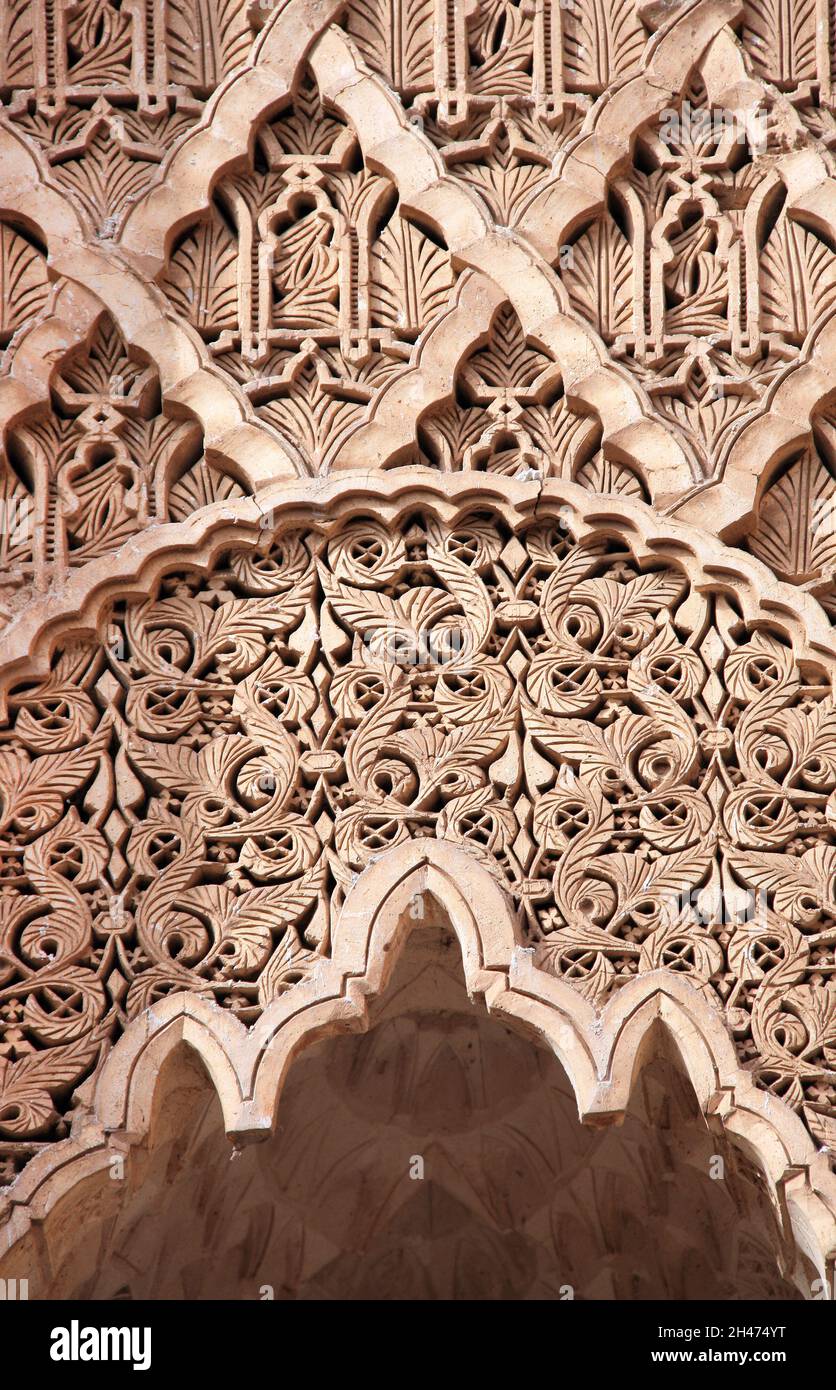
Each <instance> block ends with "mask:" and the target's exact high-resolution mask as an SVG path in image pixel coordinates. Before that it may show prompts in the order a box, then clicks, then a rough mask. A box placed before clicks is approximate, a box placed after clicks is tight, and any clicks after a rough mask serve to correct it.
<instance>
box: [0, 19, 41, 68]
mask: <svg viewBox="0 0 836 1390" xmlns="http://www.w3.org/2000/svg"><path fill="white" fill-rule="evenodd" d="M6 8H7V20H6V25H7V27H6V31H5V35H4V39H5V43H4V45H3V47H4V49H5V51H4V52H2V53H0V80H2V83H3V85H5V84H6V83H7V82H8V84H9V86H12V87H32V86H34V84H35V73H34V66H33V52H34V35H33V21H34V12H33V10H32V4H31V0H8V3H7V7H6Z"/></svg>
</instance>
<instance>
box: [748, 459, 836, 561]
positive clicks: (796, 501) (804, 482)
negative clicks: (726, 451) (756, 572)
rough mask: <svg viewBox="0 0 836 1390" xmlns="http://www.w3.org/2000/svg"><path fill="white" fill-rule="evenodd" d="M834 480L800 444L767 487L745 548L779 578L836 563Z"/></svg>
mask: <svg viewBox="0 0 836 1390" xmlns="http://www.w3.org/2000/svg"><path fill="white" fill-rule="evenodd" d="M835 495H836V479H834V478H833V476H832V474H831V473H830V471H829V469H828V468H826V467H825V465H824V463H823V462H822V461H821V459H820V458H819V457H818V455H817V454H816V452H815V450H814V449H812V448H810V449H805V450H804V452H803V453H802V454H801V455H800V457H799V458H797V459H796V460H795V462H794V463H791V464H790V466H789V468H787V469H786V471H785V472H783V473H782V474H781V476H780V477H779V478H778V479H777V480H776V481H775V482H774V483H772V484H770V486H769V487H768V488H767V490H766V492H765V493H764V495H763V498H762V500H761V504H760V508H759V510H758V520H757V525H756V527H755V529H754V531H753V532H752V534H751V535H750V537H749V548H750V549H751V551H752V553H753V554H754V555H757V557H758V559H760V560H763V561H765V563H766V564H767V565H769V566H770V568H771V569H773V570H774V571H775V573H776V574H777V575H779V576H780V577H782V578H787V579H792V580H795V581H803V580H804V579H806V578H807V577H808V576H810V575H812V574H815V573H821V571H822V570H827V569H830V568H832V567H833V566H836V502H834V496H835Z"/></svg>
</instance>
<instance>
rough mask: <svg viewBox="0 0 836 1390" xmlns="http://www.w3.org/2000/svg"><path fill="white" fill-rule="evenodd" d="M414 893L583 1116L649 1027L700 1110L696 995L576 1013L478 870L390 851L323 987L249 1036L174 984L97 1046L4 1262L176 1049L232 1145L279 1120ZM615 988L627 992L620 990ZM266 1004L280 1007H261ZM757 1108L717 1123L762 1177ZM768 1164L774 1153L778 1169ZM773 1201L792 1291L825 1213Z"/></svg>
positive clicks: (805, 1203) (603, 1097) (374, 973)
mask: <svg viewBox="0 0 836 1390" xmlns="http://www.w3.org/2000/svg"><path fill="white" fill-rule="evenodd" d="M475 894H478V898H475V897H474V895H475ZM416 895H417V896H418V897H419V898H420V899H421V900H422V905H423V908H424V910H425V911H429V913H430V915H432V908H431V906H430V903H431V901H432V900H435V901H436V902H440V901H441V898H442V897H443V904H444V906H443V913H442V915H443V918H444V920H445V921H448V922H449V923H450V925H451V926H452V928H453V930H454V932H455V933H456V936H457V937H458V945H459V948H460V949H461V951H462V957H463V966H464V984H465V986H466V988H467V991H468V993H469V994H470V996H471V998H472V997H473V996H474V995H478V994H484V996H485V1001H486V1003H487V1005H488V1009H489V1011H490V1013H491V1014H495V1015H496V1016H498V1017H499V1018H502V1019H506V1020H507V1021H508V1022H509V1023H511V1024H512V1026H513V1027H514V1028H520V1029H522V1032H523V1035H526V1034H527V1035H530V1036H532V1037H536V1036H539V1037H541V1038H542V1040H543V1041H544V1042H545V1043H546V1045H547V1046H548V1047H549V1048H550V1049H551V1050H552V1051H553V1052H554V1053H555V1055H556V1056H557V1057H558V1059H559V1060H560V1063H561V1066H562V1068H563V1070H564V1071H565V1072H566V1073H567V1075H568V1076H569V1079H570V1083H571V1085H572V1088H573V1090H574V1093H575V1097H576V1100H577V1104H578V1108H579V1110H580V1112H581V1114H582V1115H583V1116H584V1117H585V1118H586V1119H587V1120H588V1121H589V1120H591V1121H594V1122H595V1123H596V1124H598V1125H600V1124H602V1123H606V1124H611V1123H612V1122H613V1120H623V1119H624V1115H625V1112H626V1111H627V1109H628V1106H629V1103H630V1095H631V1092H632V1091H633V1089H634V1086H635V1082H636V1077H637V1074H638V1071H639V1070H640V1069H641V1068H643V1067H644V1066H646V1065H647V1066H649V1065H651V1061H650V1058H651V1054H656V1055H658V1053H659V1050H660V1049H659V1044H658V1041H654V1039H656V1037H657V1033H658V1030H659V1028H660V1027H661V1028H662V1029H664V1030H665V1031H666V1033H667V1034H668V1035H669V1037H670V1039H671V1041H672V1042H673V1044H674V1046H675V1048H676V1050H677V1052H678V1053H679V1055H680V1058H681V1060H682V1065H683V1066H684V1068H685V1069H686V1071H687V1074H688V1075H689V1077H690V1081H691V1084H692V1085H693V1086H694V1088H695V1091H696V1093H697V1096H698V1099H699V1101H700V1104H701V1105H702V1107H703V1109H704V1110H705V1111H706V1113H708V1114H709V1115H710V1114H711V1112H712V1109H713V1103H714V1102H715V1100H716V1096H717V1091H716V1080H717V1077H718V1075H722V1074H723V1067H724V1065H725V1064H724V1062H723V1061H722V1060H721V1059H720V1058H721V1054H722V1053H723V1051H724V1046H725V1048H727V1047H728V1042H727V1039H726V1038H725V1036H724V1035H723V1031H722V1029H719V1031H718V1029H717V1026H716V1020H715V1019H712V1018H711V1014H710V1011H706V1012H702V1011H703V1010H705V1004H704V1003H703V1001H701V1000H699V996H698V995H697V994H696V992H695V991H694V990H693V989H692V988H691V987H690V986H688V985H687V984H684V983H682V984H677V982H676V981H675V979H671V978H670V977H668V978H664V977H662V976H660V977H659V978H658V979H657V980H656V981H653V982H651V981H648V986H652V987H651V988H645V989H644V990H643V991H641V995H643V1002H642V1003H639V1002H638V1000H637V999H636V998H635V997H633V998H631V999H630V1000H629V1004H628V1007H626V1008H624V1007H622V1008H620V1009H619V1010H618V1011H617V1012H618V1014H619V1016H620V1019H621V1022H616V1021H615V1020H614V1019H613V1020H611V1019H610V1017H609V1016H610V1015H612V1012H613V1011H612V1008H611V1006H610V1007H608V1008H607V1010H605V1013H604V1019H603V1027H602V1021H601V1020H596V1016H595V1012H594V1010H591V1009H590V1008H589V1006H588V1005H587V1006H586V1008H584V1001H582V1000H579V998H578V996H577V994H576V993H575V992H574V991H573V990H571V989H570V988H569V987H567V986H565V985H562V984H561V982H557V981H554V980H548V979H543V980H542V981H541V980H540V978H539V976H540V974H541V972H540V971H539V970H538V969H537V967H532V964H531V961H530V953H529V952H527V951H525V950H524V949H523V950H522V952H520V947H519V945H518V944H517V941H516V938H517V936H518V932H517V930H516V928H515V924H514V921H513V917H512V915H511V914H510V913H509V911H508V905H507V903H506V902H505V901H504V900H503V898H502V896H501V895H498V894H497V889H496V886H495V885H494V884H493V882H492V881H491V879H490V876H489V875H488V874H487V872H486V871H485V870H484V869H483V868H482V867H481V866H479V865H475V864H474V863H473V861H472V859H471V858H470V857H469V856H468V855H466V854H465V853H464V852H463V851H462V850H460V849H458V848H456V847H454V846H452V845H447V844H443V843H442V844H433V843H429V844H428V845H426V846H425V847H424V848H421V847H420V846H419V845H416V844H412V845H407V846H402V847H401V848H400V849H398V850H394V851H390V852H389V853H388V854H387V855H385V856H383V858H382V859H381V860H379V861H378V863H377V864H375V865H373V866H371V867H370V868H369V869H368V870H367V871H366V873H365V874H364V875H362V877H361V879H360V880H358V883H357V885H356V888H355V890H354V892H353V895H350V896H349V898H348V899H347V900H346V903H345V906H344V909H343V913H342V916H341V921H340V924H339V926H338V930H337V932H336V933H335V941H334V953H333V965H334V970H333V972H332V974H333V979H332V984H331V986H330V988H329V986H328V984H327V982H326V980H325V979H321V980H320V981H319V982H318V989H317V990H316V991H314V990H305V988H304V987H303V993H304V992H306V993H307V994H308V995H309V996H310V1002H309V1003H307V1004H306V1003H305V1002H304V1001H300V1002H299V1004H298V1006H297V1007H296V1008H295V1009H281V1010H278V1009H277V1008H276V1007H275V1006H271V1009H270V1010H268V1011H267V1013H265V1015H264V1016H263V1018H262V1020H261V1021H260V1023H259V1024H258V1026H257V1029H256V1036H252V1035H248V1034H247V1032H246V1030H244V1029H243V1028H242V1026H241V1024H240V1023H238V1022H237V1020H235V1019H234V1018H231V1017H229V1016H228V1015H224V1014H223V1013H222V1012H221V1011H219V1010H217V1008H214V1009H213V1008H212V1006H211V1005H210V1006H207V1004H206V1003H205V1001H203V1000H201V999H200V998H195V997H194V996H187V995H179V996H177V995H175V996H172V997H170V998H169V999H168V1000H166V1001H164V1002H163V1003H162V1004H161V1005H160V1006H158V1007H156V1008H155V1009H153V1010H152V1011H151V1012H150V1013H149V1014H147V1015H145V1016H143V1017H142V1018H140V1019H137V1020H136V1021H135V1023H134V1024H132V1025H131V1027H130V1028H129V1030H128V1032H127V1033H126V1034H125V1036H124V1037H123V1038H122V1039H121V1040H120V1042H119V1043H118V1045H117V1046H116V1048H115V1049H114V1050H113V1052H112V1053H111V1054H110V1057H109V1058H108V1061H107V1063H106V1065H105V1067H104V1068H103V1070H102V1072H101V1073H100V1075H99V1077H98V1080H97V1082H96V1085H95V1090H93V1091H90V1088H89V1086H88V1087H85V1091H87V1092H88V1096H87V1102H86V1106H85V1105H84V1103H82V1110H84V1109H89V1113H88V1115H87V1116H86V1118H85V1122H84V1126H83V1128H82V1127H81V1126H80V1124H77V1125H76V1129H78V1131H79V1133H78V1135H77V1136H76V1137H72V1138H69V1139H67V1140H65V1141H64V1142H63V1143H62V1144H61V1145H59V1146H57V1147H55V1148H54V1149H53V1150H52V1151H51V1152H49V1153H42V1154H41V1155H39V1156H38V1157H37V1158H34V1159H32V1160H31V1161H30V1163H29V1165H28V1166H27V1168H26V1169H25V1170H24V1173H23V1174H22V1176H21V1179H20V1180H19V1181H18V1183H17V1184H16V1185H15V1188H14V1189H13V1193H12V1195H13V1199H14V1205H13V1206H12V1208H11V1211H10V1213H9V1218H8V1226H7V1228H6V1231H5V1236H6V1242H7V1243H6V1248H7V1250H9V1251H10V1252H12V1254H13V1258H14V1256H15V1254H16V1253H17V1252H18V1251H20V1250H21V1249H22V1248H25V1244H26V1238H27V1231H28V1229H29V1223H30V1222H31V1221H32V1220H36V1221H38V1222H43V1221H45V1220H50V1219H52V1214H53V1211H54V1210H55V1211H60V1210H61V1205H62V1204H63V1205H64V1206H66V1205H67V1203H68V1202H69V1201H70V1200H72V1199H73V1198H72V1194H73V1193H74V1191H75V1190H76V1188H77V1187H78V1186H79V1185H83V1184H85V1183H89V1179H90V1178H91V1176H92V1175H93V1174H94V1173H95V1172H97V1171H103V1170H104V1169H105V1168H108V1167H109V1168H110V1169H111V1171H112V1168H113V1163H114V1162H117V1163H122V1164H124V1163H125V1162H126V1161H127V1162H128V1163H130V1162H131V1157H130V1154H131V1150H132V1149H133V1148H134V1147H135V1146H136V1145H138V1144H139V1145H141V1144H142V1143H143V1141H144V1139H145V1136H146V1135H148V1134H149V1131H150V1130H151V1127H152V1120H153V1115H154V1111H155V1105H156V1100H155V1098H156V1095H157V1092H158V1091H159V1089H160V1085H161V1081H160V1078H161V1077H162V1076H163V1075H164V1074H165V1072H166V1068H167V1066H169V1064H170V1062H171V1061H172V1060H174V1059H175V1058H176V1057H177V1056H178V1055H179V1054H181V1053H182V1051H183V1049H184V1048H186V1049H188V1050H189V1051H190V1052H193V1053H194V1054H196V1055H197V1056H198V1057H199V1058H200V1059H201V1062H202V1064H203V1065H204V1066H205V1068H206V1070H207V1073H208V1075H209V1076H210V1078H211V1080H212V1084H213V1085H214V1088H215V1091H216V1094H217V1097H218V1100H219V1102H220V1106H221V1109H222V1113H223V1118H224V1127H225V1129H226V1132H227V1134H228V1136H229V1137H230V1138H231V1139H233V1140H234V1141H235V1142H236V1143H238V1144H240V1143H247V1142H250V1141H252V1140H254V1139H257V1138H260V1139H262V1140H264V1139H266V1138H267V1137H268V1136H269V1135H270V1134H271V1133H272V1132H273V1130H274V1127H275V1124H276V1118H277V1115H278V1117H279V1118H281V1117H282V1114H283V1111H282V1101H281V1093H282V1092H283V1090H284V1087H285V1084H286V1082H287V1079H288V1073H289V1071H290V1068H291V1065H292V1063H293V1061H294V1059H296V1058H299V1057H301V1056H302V1055H304V1054H305V1053H306V1052H307V1051H308V1049H309V1048H310V1047H311V1045H312V1044H313V1043H314V1042H316V1040H317V1039H320V1038H327V1037H331V1036H335V1035H337V1034H339V1033H344V1032H357V1031H358V1029H359V1030H361V1031H365V1029H367V1028H368V1026H369V1023H370V1021H371V1016H370V1013H369V1009H370V1005H371V1004H372V1003H373V1001H374V1000H375V999H376V998H377V997H378V996H380V995H382V994H384V993H385V990H386V987H387V982H388V980H389V979H390V977H391V975H392V973H393V971H394V970H395V969H396V967H397V964H398V958H399V957H400V955H401V954H402V951H403V948H404V945H405V941H406V940H407V939H408V938H409V935H410V932H411V931H412V930H414V929H415V915H414V913H411V912H410V906H411V905H413V904H414V902H415V898H416ZM475 901H478V902H479V909H478V910H474V902H475ZM509 965H510V973H509ZM340 979H341V980H342V985H341V986H340V983H339V982H340ZM634 983H635V984H639V983H640V982H639V981H636V982H634ZM329 993H330V994H331V996H332V997H331V998H330V1000H329V999H328V995H329ZM631 993H632V995H633V996H635V994H636V991H635V989H632V988H631ZM315 994H318V995H319V999H316V998H315V997H314V996H315ZM641 995H640V997H641ZM278 1002H279V1001H276V1004H278ZM279 1012H280V1013H282V1014H283V1015H284V1016H283V1018H278V1017H276V1016H275V1015H276V1014H277V1013H279ZM271 1015H273V1016H271ZM715 1034H716V1037H715V1036H713V1035H715ZM662 1050H664V1049H662ZM732 1065H734V1064H732ZM596 1073H598V1075H596ZM248 1096H251V1099H248ZM760 1112H761V1113H760V1123H759V1127H758V1125H757V1124H756V1126H755V1127H752V1126H751V1125H749V1126H748V1127H747V1126H746V1125H745V1124H743V1123H742V1119H743V1116H744V1114H745V1102H744V1105H743V1106H740V1107H735V1106H734V1105H733V1106H732V1108H731V1109H728V1108H727V1111H726V1114H725V1124H726V1127H727V1128H728V1130H729V1132H730V1133H734V1134H735V1142H736V1143H738V1144H739V1146H740V1147H741V1149H742V1150H744V1151H747V1152H748V1153H749V1154H750V1155H751V1156H752V1158H753V1160H754V1162H755V1163H756V1164H757V1166H758V1167H760V1168H761V1169H762V1170H763V1171H765V1172H766V1174H767V1177H768V1178H769V1179H770V1181H772V1182H774V1150H775V1142H776V1140H777V1141H778V1142H779V1143H781V1142H786V1140H785V1139H783V1136H781V1128H780V1125H776V1117H775V1116H774V1115H772V1116H770V1112H769V1109H768V1107H763V1106H761V1107H760ZM715 1123H716V1122H715ZM787 1133H788V1135H789V1131H788V1132H787ZM779 1136H781V1137H780V1138H779ZM715 1142H716V1141H715ZM59 1157H60V1159H61V1162H60V1163H58V1159H59ZM53 1158H54V1160H55V1161H53ZM784 1163H786V1159H783V1160H782V1165H781V1166H782V1167H783V1164H784ZM773 1200H774V1201H775V1208H776V1212H777V1214H778V1220H779V1223H783V1222H784V1221H785V1220H786V1221H787V1222H788V1224H787V1226H786V1230H785V1232H784V1238H785V1239H789V1241H790V1242H791V1243H792V1241H793V1240H795V1241H796V1243H797V1249H798V1250H799V1251H800V1252H802V1253H803V1255H804V1257H805V1258H806V1259H807V1260H808V1261H809V1265H808V1270H809V1272H808V1273H807V1274H806V1276H805V1274H804V1270H803V1267H802V1266H801V1265H798V1267H797V1268H796V1270H795V1272H794V1273H795V1277H796V1279H797V1281H798V1287H799V1288H800V1289H801V1290H802V1291H803V1292H804V1293H805V1295H806V1294H808V1292H809V1288H810V1284H811V1280H812V1279H813V1278H816V1277H819V1278H823V1279H826V1278H827V1277H828V1257H827V1253H826V1250H827V1242H828V1240H830V1238H831V1236H832V1232H830V1234H828V1224H827V1221H828V1218H827V1214H826V1209H825V1208H824V1207H823V1205H822V1202H821V1198H820V1197H817V1196H816V1195H815V1193H814V1192H813V1191H812V1190H811V1189H808V1190H807V1191H806V1193H805V1192H803V1191H801V1192H799V1191H795V1192H793V1191H790V1192H788V1193H784V1192H783V1188H782V1189H781V1191H780V1195H779V1193H776V1192H775V1190H774V1187H773ZM832 1224H833V1223H832V1219H831V1225H832ZM823 1242H824V1244H823ZM18 1258H19V1255H18ZM796 1258H797V1257H796ZM789 1268H790V1271H791V1270H792V1260H790V1261H789Z"/></svg>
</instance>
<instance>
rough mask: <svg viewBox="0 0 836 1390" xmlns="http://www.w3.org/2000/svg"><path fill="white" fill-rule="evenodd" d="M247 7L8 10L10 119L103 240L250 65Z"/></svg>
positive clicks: (222, 3)
mask: <svg viewBox="0 0 836 1390" xmlns="http://www.w3.org/2000/svg"><path fill="white" fill-rule="evenodd" d="M257 15H258V10H257V8H256V9H255V10H253V9H251V7H250V6H248V4H247V3H246V0H163V3H160V0H138V3H136V4H131V5H125V4H120V3H112V0H81V3H68V0H55V3H53V2H52V0H35V3H31V0H22V2H21V0H8V3H6V4H5V5H4V6H3V12H2V15H0V94H2V95H3V96H4V98H5V105H6V114H7V118H8V119H9V120H11V121H12V122H13V123H14V125H15V126H16V128H17V129H18V130H19V131H21V132H23V133H25V135H26V136H27V137H28V138H29V140H30V141H32V142H33V143H34V145H35V146H36V147H37V148H39V149H41V150H42V151H43V154H44V157H45V159H46V161H47V162H48V166H49V169H50V173H51V175H52V177H53V178H54V179H55V181H56V182H57V183H58V184H59V185H60V187H61V188H62V189H63V190H64V191H65V192H66V194H67V196H68V197H69V198H70V199H71V200H72V201H73V202H74V203H75V204H76V205H77V206H78V207H79V208H80V209H81V210H82V211H83V213H84V214H85V216H86V217H87V219H88V220H89V223H90V225H91V226H92V227H93V228H94V230H96V231H97V232H99V233H100V234H101V235H112V234H113V232H114V231H115V229H116V228H117V227H118V225H119V222H120V220H121V218H122V217H123V215H124V213H125V212H126V211H127V208H128V206H129V205H130V203H131V202H133V201H136V199H137V198H139V197H141V196H142V194H143V193H145V192H146V191H147V189H148V188H149V187H150V186H151V185H152V184H153V183H154V182H155V181H156V180H157V178H158V177H159V168H160V164H161V162H162V160H163V158H164V156H165V155H166V153H167V151H168V150H169V149H170V147H171V145H172V144H173V143H174V142H175V141H176V140H178V139H179V138H180V137H181V136H183V135H184V134H186V133H187V132H188V131H189V130H190V129H191V128H192V127H193V126H194V124H195V122H196V121H197V120H198V119H199V118H200V116H201V114H202V111H203V107H204V103H205V101H206V99H207V98H208V97H210V96H211V94H212V92H213V91H214V90H215V88H216V87H217V86H218V85H219V84H220V82H221V81H222V79H223V78H224V77H225V76H226V74H227V73H229V72H231V71H232V70H233V69H234V68H236V67H239V66H240V65H241V64H242V63H243V62H244V61H245V59H246V58H247V55H248V53H249V50H250V48H251V46H252V41H253V38H254V36H255V29H254V27H253V25H252V23H251V16H252V17H256V16H257Z"/></svg>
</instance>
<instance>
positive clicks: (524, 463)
mask: <svg viewBox="0 0 836 1390" xmlns="http://www.w3.org/2000/svg"><path fill="white" fill-rule="evenodd" d="M454 385H455V388H456V389H455V394H454V396H453V397H452V399H451V400H450V401H447V402H445V403H444V404H443V405H437V406H434V407H433V408H432V409H430V410H428V411H426V412H425V413H424V414H423V415H422V416H421V418H420V420H419V423H418V442H419V446H420V452H419V453H418V456H417V461H418V462H419V463H421V464H426V465H428V466H429V467H431V468H438V469H441V470H442V471H443V472H452V471H455V470H456V469H459V468H462V469H485V470H486V471H487V472H490V473H503V474H506V475H508V476H514V477H525V476H540V477H566V478H571V479H572V480H573V481H575V482H580V483H582V484H583V485H584V486H585V487H588V488H589V489H590V490H591V491H593V492H612V493H617V492H621V493H626V494H628V495H631V496H634V497H643V496H644V493H643V488H642V484H641V482H640V481H639V479H638V478H637V476H636V474H635V473H634V472H633V471H632V470H631V469H630V468H628V467H627V465H626V464H623V463H620V462H619V461H617V460H614V459H608V458H606V457H605V456H604V453H603V451H602V450H601V448H600V444H601V429H600V424H599V422H598V420H597V419H596V417H595V416H593V415H591V414H582V413H580V412H579V411H577V410H574V409H572V407H571V406H570V405H569V403H568V401H567V399H566V395H565V393H564V391H563V383H562V381H561V376H560V369H559V367H558V365H557V363H556V362H554V360H553V359H550V358H549V357H547V356H546V354H545V353H543V352H542V351H539V350H538V349H537V348H535V347H534V346H533V345H532V344H531V343H530V342H528V341H527V340H526V338H525V336H524V334H523V332H522V328H521V326H520V321H519V319H518V318H517V316H516V314H515V313H514V311H513V309H512V308H511V307H510V305H507V304H504V305H502V306H501V307H500V308H499V310H498V311H497V313H496V314H495V315H494V318H493V321H492V323H491V327H490V336H489V338H488V342H487V343H486V344H485V346H484V347H481V348H477V349H476V350H475V351H474V352H471V353H469V354H468V355H467V356H466V357H465V359H464V361H463V362H462V363H461V364H460V366H459V369H458V371H457V373H456V377H455V381H454Z"/></svg>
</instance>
